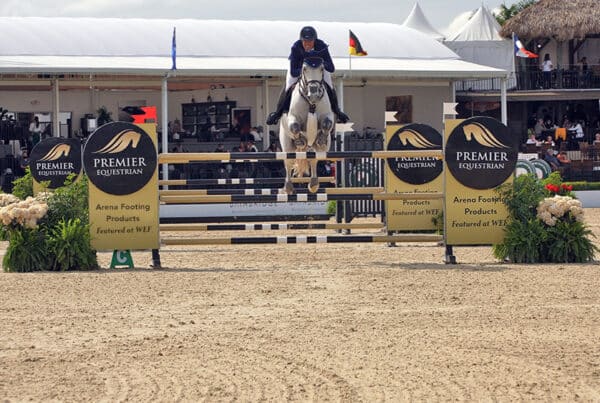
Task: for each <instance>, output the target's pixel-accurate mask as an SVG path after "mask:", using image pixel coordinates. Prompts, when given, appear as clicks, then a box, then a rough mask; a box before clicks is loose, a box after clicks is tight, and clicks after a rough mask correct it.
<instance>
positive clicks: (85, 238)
mask: <svg viewBox="0 0 600 403" xmlns="http://www.w3.org/2000/svg"><path fill="white" fill-rule="evenodd" d="M74 179H75V175H71V176H70V177H69V178H68V179H67V180H66V181H65V186H63V187H61V188H58V189H55V191H54V192H52V193H46V194H43V195H38V197H37V199H38V200H39V199H40V198H41V199H42V200H43V201H44V202H45V203H44V206H46V205H47V212H46V211H45V210H44V214H43V218H40V219H39V220H38V221H37V225H38V226H37V227H36V228H31V227H33V226H35V222H34V223H33V225H31V224H25V223H24V222H23V223H21V222H14V221H13V222H12V223H11V224H10V225H3V226H2V231H3V234H5V236H6V237H7V238H8V240H9V246H8V248H7V251H6V254H5V256H4V260H3V263H4V270H5V271H19V272H22V271H35V270H89V269H96V268H98V263H97V260H96V251H95V250H93V249H92V247H91V243H90V234H89V214H88V181H87V177H86V176H85V175H84V176H83V177H82V178H80V179H79V180H77V181H74ZM23 189H26V187H25V186H24V187H23ZM22 194H24V193H22ZM24 203H27V201H26V202H24ZM15 206H16V204H15ZM33 208H36V209H38V210H37V211H39V207H32V209H33ZM21 210H22V211H26V209H21ZM28 211H29V212H32V211H34V210H28ZM24 216H25V217H27V216H28V214H27V213H25V215H24ZM7 217H10V215H7ZM37 217H39V216H37Z"/></svg>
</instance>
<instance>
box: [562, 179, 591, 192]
mask: <svg viewBox="0 0 600 403" xmlns="http://www.w3.org/2000/svg"><path fill="white" fill-rule="evenodd" d="M565 183H566V184H567V185H570V186H573V190H574V191H577V190H600V182H586V181H577V182H565Z"/></svg>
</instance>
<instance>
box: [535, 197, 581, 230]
mask: <svg viewBox="0 0 600 403" xmlns="http://www.w3.org/2000/svg"><path fill="white" fill-rule="evenodd" d="M537 217H538V218H539V219H540V220H542V221H543V222H544V224H546V225H548V226H550V227H554V226H555V225H556V223H557V221H558V220H561V219H563V220H569V219H571V220H573V219H574V220H576V221H579V222H583V207H582V206H581V202H580V201H579V200H577V199H573V198H572V197H570V196H554V197H546V198H545V199H544V200H542V201H540V203H539V204H538V207H537Z"/></svg>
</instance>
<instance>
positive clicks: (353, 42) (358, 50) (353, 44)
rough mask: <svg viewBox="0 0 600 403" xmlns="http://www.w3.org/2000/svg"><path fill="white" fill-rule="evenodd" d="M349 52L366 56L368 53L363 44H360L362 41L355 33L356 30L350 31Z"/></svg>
mask: <svg viewBox="0 0 600 403" xmlns="http://www.w3.org/2000/svg"><path fill="white" fill-rule="evenodd" d="M349 52H350V54H351V55H354V56H366V55H367V52H365V50H364V49H363V48H362V46H361V45H360V41H359V40H358V38H357V37H356V35H354V32H352V31H350V48H349Z"/></svg>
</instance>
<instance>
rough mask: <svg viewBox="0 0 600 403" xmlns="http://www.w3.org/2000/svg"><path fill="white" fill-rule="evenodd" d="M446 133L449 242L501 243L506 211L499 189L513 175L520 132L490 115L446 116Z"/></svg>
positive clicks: (446, 229) (445, 232)
mask: <svg viewBox="0 0 600 403" xmlns="http://www.w3.org/2000/svg"><path fill="white" fill-rule="evenodd" d="M445 134H446V136H447V137H446V148H445V159H446V167H447V169H446V170H445V175H444V176H445V191H446V194H445V216H444V221H445V228H444V234H445V237H446V244H448V245H492V244H496V243H499V242H501V241H502V239H503V238H504V228H505V225H506V220H507V218H508V211H507V210H506V205H505V204H504V200H502V198H501V197H500V196H499V194H498V193H497V192H496V190H495V189H496V188H497V187H498V186H500V185H502V184H505V183H511V182H512V179H513V177H514V170H515V166H516V164H517V155H518V147H517V145H518V141H517V138H516V136H515V137H513V136H511V134H510V130H509V128H508V127H506V126H505V125H504V124H502V123H501V122H499V121H498V120H496V119H493V118H490V117H474V118H471V119H466V120H446V130H445Z"/></svg>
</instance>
